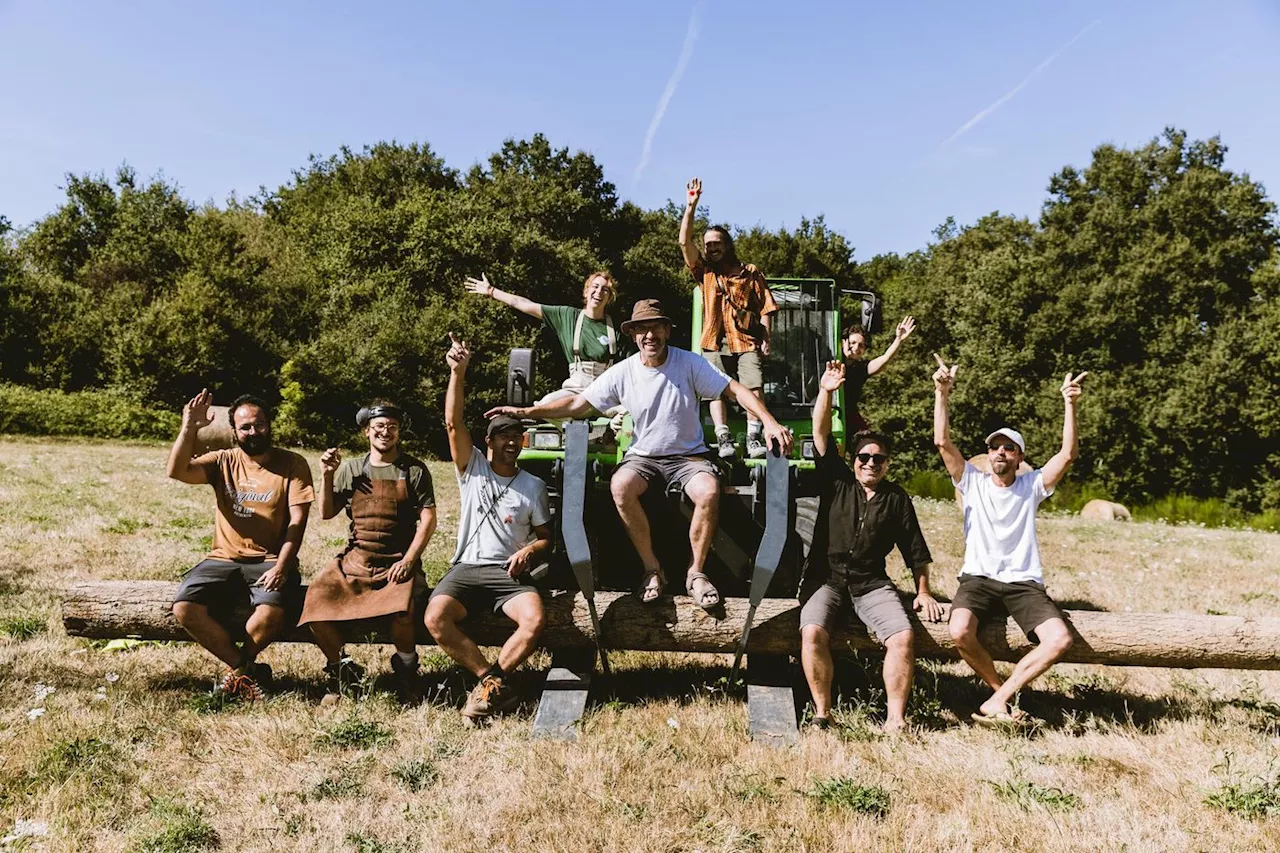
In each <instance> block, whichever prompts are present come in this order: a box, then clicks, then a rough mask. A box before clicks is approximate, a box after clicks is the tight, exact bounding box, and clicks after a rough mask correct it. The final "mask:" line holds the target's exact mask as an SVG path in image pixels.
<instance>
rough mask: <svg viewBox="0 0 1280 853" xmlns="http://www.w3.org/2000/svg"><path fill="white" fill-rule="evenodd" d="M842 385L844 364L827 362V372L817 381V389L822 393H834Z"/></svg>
mask: <svg viewBox="0 0 1280 853" xmlns="http://www.w3.org/2000/svg"><path fill="white" fill-rule="evenodd" d="M843 384H844V362H842V361H828V362H827V370H826V372H825V373H823V374H822V377H821V378H820V379H818V387H820V388H821V389H822V390H823V391H828V392H832V393H834V392H835V391H836V390H837V389H838V388H839V387H840V386H841V385H843Z"/></svg>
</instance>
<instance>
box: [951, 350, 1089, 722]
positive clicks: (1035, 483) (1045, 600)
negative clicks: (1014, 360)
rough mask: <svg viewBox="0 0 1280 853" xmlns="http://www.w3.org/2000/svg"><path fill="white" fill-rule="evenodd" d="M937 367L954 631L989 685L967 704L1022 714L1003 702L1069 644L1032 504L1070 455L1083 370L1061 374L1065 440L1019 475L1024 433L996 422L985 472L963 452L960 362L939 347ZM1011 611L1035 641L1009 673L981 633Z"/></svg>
mask: <svg viewBox="0 0 1280 853" xmlns="http://www.w3.org/2000/svg"><path fill="white" fill-rule="evenodd" d="M934 358H936V359H937V360H938V370H937V371H936V372H935V373H934V374H933V384H934V402H933V441H934V444H936V445H937V447H938V452H939V453H940V454H941V455H942V461H943V463H944V464H945V465H946V466H947V473H949V474H950V475H951V480H952V482H953V483H954V484H955V486H956V488H958V489H959V490H960V493H961V495H962V497H963V500H964V541H965V547H964V566H963V567H962V568H961V569H960V588H959V590H957V592H956V596H955V599H954V600H953V601H952V603H951V621H950V627H951V638H952V640H954V641H955V644H956V648H957V649H958V650H959V652H960V655H961V657H963V658H964V659H965V662H966V663H968V664H969V666H971V667H973V670H974V672H976V673H977V674H978V677H979V678H981V679H982V680H983V681H985V682H986V683H987V684H988V686H990V687H991V689H992V690H993V691H995V692H994V693H993V694H992V696H991V698H990V699H988V700H987V701H986V702H983V703H982V705H981V706H980V707H979V708H978V711H977V712H976V713H975V714H973V719H974V721H975V722H979V723H983V724H993V723H994V724H1006V723H1018V722H1022V721H1024V720H1025V719H1026V714H1025V713H1024V712H1022V711H1021V710H1020V709H1017V708H1010V705H1009V703H1010V702H1011V701H1012V700H1013V698H1014V696H1015V695H1017V692H1018V691H1019V690H1021V689H1022V688H1023V687H1024V686H1026V685H1027V684H1030V683H1031V682H1032V681H1034V680H1035V679H1036V678H1037V677H1039V676H1040V675H1042V674H1043V673H1044V672H1046V671H1047V670H1048V669H1049V667H1051V666H1053V664H1054V663H1056V662H1057V661H1058V660H1060V659H1061V658H1062V656H1063V655H1064V654H1066V653H1067V650H1068V649H1070V648H1071V644H1072V637H1071V631H1070V629H1069V628H1068V627H1067V623H1066V620H1065V619H1064V618H1063V616H1062V611H1061V610H1059V609H1058V606H1057V605H1056V604H1054V603H1053V601H1052V600H1051V599H1050V598H1049V595H1048V593H1047V592H1046V591H1045V585H1044V573H1043V569H1042V567H1041V564H1040V549H1039V545H1038V543H1037V542H1036V520H1035V516H1036V508H1037V507H1038V506H1039V505H1040V503H1041V502H1042V501H1044V500H1045V499H1046V498H1048V497H1049V496H1050V495H1052V494H1053V490H1054V488H1055V487H1056V486H1057V485H1058V483H1059V482H1060V481H1061V480H1062V477H1063V475H1064V474H1066V472H1067V468H1068V467H1069V466H1070V465H1071V462H1072V461H1073V460H1074V459H1075V458H1076V454H1077V441H1076V401H1077V400H1078V399H1079V397H1080V394H1081V388H1080V380H1082V379H1084V377H1085V376H1086V375H1087V373H1080V374H1078V375H1076V376H1074V377H1073V376H1072V375H1071V374H1070V373H1068V374H1067V376H1066V379H1064V380H1063V382H1062V389H1061V391H1062V399H1063V401H1064V402H1065V404H1066V412H1065V415H1064V417H1063V424H1062V448H1061V449H1060V450H1059V451H1058V452H1057V453H1056V454H1055V455H1054V456H1053V458H1051V459H1050V460H1049V461H1048V462H1047V463H1045V466H1044V467H1043V468H1040V469H1039V470H1037V471H1033V472H1031V473H1029V474H1024V475H1023V476H1021V477H1019V476H1018V466H1019V465H1020V464H1021V463H1022V460H1023V456H1024V455H1025V454H1026V450H1027V445H1026V442H1025V441H1024V440H1023V438H1022V433H1020V432H1018V431H1017V430H1016V429H1013V428H1011V427H1001V428H1000V429H998V430H996V431H995V432H993V433H991V434H990V435H988V436H987V458H988V460H990V462H991V473H990V474H984V473H982V472H981V471H979V470H978V469H977V468H976V467H975V466H973V465H972V464H970V463H968V462H966V461H965V458H964V456H962V455H961V453H960V451H959V449H958V448H957V447H956V446H955V444H953V443H952V441H951V436H950V426H949V424H948V416H947V400H948V397H949V396H950V394H951V388H952V386H953V385H954V383H955V377H956V369H957V365H952V366H951V367H947V366H946V364H945V363H944V362H943V360H942V358H941V357H939V356H938V355H937V354H936V353H935V354H934ZM1006 614H1007V615H1008V616H1012V617H1013V619H1014V621H1015V622H1017V623H1018V627H1019V628H1021V629H1022V630H1023V632H1024V633H1025V634H1026V635H1027V638H1028V639H1029V640H1031V641H1032V642H1033V643H1036V647H1035V648H1034V649H1032V650H1031V651H1030V652H1028V653H1027V654H1026V655H1024V656H1023V658H1022V660H1020V661H1018V663H1017V665H1016V666H1015V667H1014V669H1013V673H1012V674H1010V676H1009V678H1008V679H1007V680H1004V679H1001V678H1000V674H999V673H998V672H996V667H995V663H994V662H993V661H992V659H991V655H990V653H989V652H987V650H986V649H985V648H983V646H982V643H981V642H979V640H978V627H979V624H980V623H981V622H983V621H984V620H985V619H987V618H997V619H1001V620H1003V619H1004V618H1005V617H1006Z"/></svg>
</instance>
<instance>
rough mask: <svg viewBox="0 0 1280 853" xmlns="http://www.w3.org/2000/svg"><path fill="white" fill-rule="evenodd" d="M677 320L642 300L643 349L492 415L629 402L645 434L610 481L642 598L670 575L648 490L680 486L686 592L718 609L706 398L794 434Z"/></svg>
mask: <svg viewBox="0 0 1280 853" xmlns="http://www.w3.org/2000/svg"><path fill="white" fill-rule="evenodd" d="M671 329H672V324H671V318H670V317H668V316H667V313H666V311H665V310H664V309H663V307H662V303H661V302H660V301H659V300H657V299H641V300H640V301H638V302H637V303H636V304H635V306H634V307H633V308H632V311H631V319H630V320H628V321H627V322H625V323H623V324H622V333H623V334H624V335H630V336H631V337H632V338H633V339H634V340H635V343H636V349H637V350H639V351H638V352H637V353H636V354H635V355H633V356H631V357H630V358H627V359H625V360H623V361H621V362H619V363H618V364H615V365H614V366H613V367H611V368H609V369H608V370H607V371H605V372H604V374H603V375H602V376H601V377H600V378H599V379H597V380H596V381H595V382H593V383H592V384H591V386H590V387H589V388H587V389H586V391H584V392H582V393H580V394H577V395H575V396H574V397H572V398H569V399H568V400H558V401H555V402H552V403H547V404H543V405H538V406H533V407H530V408H523V409H522V408H516V407H513V406H501V407H499V408H496V409H492V410H491V411H490V412H489V414H490V415H495V414H506V415H512V416H515V417H519V418H549V417H552V418H573V417H582V416H583V415H585V414H586V413H587V412H589V411H591V409H593V408H594V409H596V410H598V411H605V410H607V409H609V408H610V407H612V406H617V405H622V406H625V407H626V409H627V411H629V412H631V417H632V420H633V421H634V423H635V440H634V441H633V442H632V444H631V446H630V448H628V449H627V455H626V457H625V458H624V459H623V461H622V464H621V465H619V466H618V468H617V470H616V471H614V473H613V477H612V478H611V479H610V482H609V486H610V490H611V491H612V493H613V501H614V504H615V505H616V506H617V508H618V515H619V516H620V517H621V519H622V524H623V526H624V527H626V529H627V534H628V535H629V536H630V537H631V542H632V544H633V545H634V546H635V549H636V553H637V554H638V555H639V557H640V561H641V563H642V564H643V566H644V578H643V580H642V582H641V585H640V589H639V594H640V598H641V600H642V601H644V602H645V603H650V602H654V601H657V600H658V597H659V596H660V595H661V594H662V587H663V585H664V584H665V583H666V578H665V575H664V573H663V570H662V566H661V565H659V563H658V558H657V556H656V555H655V553H654V550H653V541H652V536H651V533H650V528H649V519H648V517H647V516H646V515H645V512H644V508H643V507H642V506H641V504H640V496H641V495H643V494H644V493H645V492H646V491H647V490H648V489H649V488H650V487H651V486H652V487H654V488H657V489H660V490H662V491H664V492H665V491H666V490H667V489H668V488H669V487H672V486H676V487H679V488H680V489H682V490H683V491H684V493H685V494H686V495H687V496H688V497H689V500H690V501H692V502H693V518H692V520H691V522H690V526H689V546H690V550H691V552H692V554H691V556H690V559H689V566H688V569H687V570H686V572H685V590H686V592H688V593H689V595H690V596H691V597H692V598H693V601H694V603H695V604H697V605H698V606H699V607H702V608H703V609H711V608H714V607H715V606H716V605H718V604H719V603H720V592H719V591H718V590H717V589H716V588H715V585H714V584H712V583H711V581H710V579H709V578H708V577H707V576H706V574H705V572H704V568H705V565H706V559H707V554H708V553H709V552H710V550H711V537H712V534H713V533H714V532H715V528H716V520H717V514H718V511H719V507H720V484H719V478H718V470H719V469H718V468H717V467H716V465H715V463H714V462H712V461H711V460H710V459H709V458H707V457H708V453H709V451H708V448H707V444H706V442H705V441H704V440H703V437H702V420H701V417H700V416H699V401H700V400H704V399H708V398H710V399H713V400H714V399H719V398H721V397H722V396H723V397H727V396H731V397H733V398H734V399H736V400H737V401H738V404H739V405H741V406H742V407H743V408H744V409H746V410H747V411H748V412H749V413H750V414H751V415H752V416H753V417H755V418H757V419H758V420H759V421H760V422H761V423H762V424H764V435H765V438H766V440H767V441H769V442H770V443H772V442H777V443H778V446H779V447H781V448H782V450H783V452H784V453H786V452H788V451H789V450H790V449H791V433H790V432H788V431H787V429H786V428H785V427H783V426H782V425H781V424H779V423H778V421H777V420H776V419H775V418H774V417H773V416H772V415H771V414H769V410H768V409H767V408H765V405H764V403H763V402H762V401H761V400H760V399H759V398H758V397H756V395H755V394H753V393H751V391H750V390H748V389H747V388H746V386H744V385H742V384H741V383H739V382H738V381H737V380H734V379H730V378H729V377H728V376H726V375H725V374H724V373H722V372H720V371H719V370H717V369H716V368H715V367H713V366H712V365H711V363H710V362H708V361H707V360H706V359H703V358H699V357H698V356H696V355H694V354H693V353H691V352H689V351H688V350H683V349H679V348H677V347H673V346H669V345H668V343H667V341H668V340H669V339H670V337H671Z"/></svg>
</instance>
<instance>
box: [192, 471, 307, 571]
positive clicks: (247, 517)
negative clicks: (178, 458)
mask: <svg viewBox="0 0 1280 853" xmlns="http://www.w3.org/2000/svg"><path fill="white" fill-rule="evenodd" d="M191 464H192V465H199V466H200V467H201V468H203V469H204V473H205V476H206V477H207V478H208V480H209V485H211V486H213V491H214V494H215V495H217V498H218V512H217V515H216V516H215V518H214V524H213V550H212V551H210V552H209V557H211V558H213V559H215V560H274V559H275V558H276V557H277V556H279V554H280V546H281V545H283V544H284V534H285V531H286V530H287V529H288V528H289V507H291V506H296V505H298V504H309V503H311V502H312V501H314V500H315V499H316V492H315V488H314V486H313V485H312V480H311V466H310V465H308V464H307V460H305V459H303V458H302V457H301V456H299V455H298V454H296V453H294V452H292V451H289V450H282V449H280V448H278V447H273V448H271V450H270V451H269V452H268V454H267V458H266V462H265V464H263V465H259V464H258V463H257V462H254V461H253V460H252V459H250V458H249V457H248V455H246V454H245V452H244V451H243V450H241V449H240V448H238V447H233V448H231V449H230V450H215V451H213V452H211V453H206V454H204V455H203V456H199V457H197V458H196V459H194V460H192V463H191Z"/></svg>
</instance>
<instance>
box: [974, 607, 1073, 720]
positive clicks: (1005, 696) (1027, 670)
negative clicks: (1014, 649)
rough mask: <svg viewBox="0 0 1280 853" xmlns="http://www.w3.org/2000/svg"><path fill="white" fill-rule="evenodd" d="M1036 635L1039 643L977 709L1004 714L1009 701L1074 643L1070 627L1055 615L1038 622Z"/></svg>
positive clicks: (983, 711) (988, 712)
mask: <svg viewBox="0 0 1280 853" xmlns="http://www.w3.org/2000/svg"><path fill="white" fill-rule="evenodd" d="M1035 635H1036V637H1037V638H1038V639H1039V640H1040V644H1039V645H1038V646H1036V647H1035V648H1034V649H1032V650H1031V651H1029V652H1027V653H1026V654H1025V655H1024V656H1023V658H1022V660H1020V661H1018V665H1017V666H1015V667H1014V668H1013V673H1012V674H1011V675H1010V676H1009V680H1008V681H1006V682H1005V683H1004V684H1003V685H1002V686H1000V687H999V688H998V689H997V690H996V692H995V694H993V695H992V697H991V698H990V699H988V700H987V701H986V702H983V703H982V706H981V707H980V708H979V709H978V710H979V711H981V712H982V713H984V714H999V713H1006V714H1007V713H1008V712H1009V700H1010V699H1012V698H1013V697H1014V695H1015V694H1016V693H1017V692H1018V691H1019V690H1021V689H1022V688H1023V687H1025V686H1027V685H1028V684H1030V683H1031V682H1032V681H1035V680H1036V678H1038V677H1039V676H1040V675H1042V674H1043V673H1044V672H1045V671H1046V670H1048V669H1049V667H1051V666H1053V665H1054V664H1055V663H1057V662H1058V660H1059V659H1060V658H1061V657H1062V656H1063V655H1065V654H1066V653H1067V650H1068V649H1070V648H1071V645H1072V643H1074V642H1075V640H1074V639H1072V637H1071V631H1070V629H1068V628H1067V623H1066V622H1063V621H1062V620H1061V619H1058V618H1056V617H1055V618H1053V619H1047V620H1045V621H1044V622H1042V623H1041V624H1039V625H1037V626H1036V630H1035Z"/></svg>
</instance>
